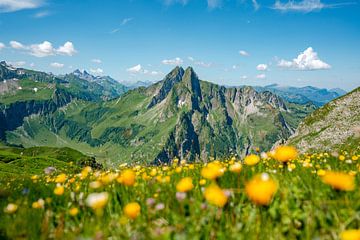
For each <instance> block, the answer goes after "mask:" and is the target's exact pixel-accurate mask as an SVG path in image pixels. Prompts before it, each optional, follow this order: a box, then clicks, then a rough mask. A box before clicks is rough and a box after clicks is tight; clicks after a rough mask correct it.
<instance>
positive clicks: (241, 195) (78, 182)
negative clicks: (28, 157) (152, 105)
mask: <svg viewBox="0 0 360 240" xmlns="http://www.w3.org/2000/svg"><path fill="white" fill-rule="evenodd" d="M359 153H360V152H359V151H358V149H353V150H348V151H339V152H337V153H327V152H324V153H309V154H303V155H298V153H297V151H296V149H294V148H292V147H286V146H281V147H278V148H277V149H276V150H275V151H273V152H269V153H261V154H260V153H259V154H252V155H249V156H246V157H245V158H244V159H238V158H236V157H231V158H229V159H219V160H214V159H209V162H208V163H187V162H185V161H180V160H178V159H174V160H173V161H172V162H171V163H169V164H167V165H162V166H141V165H127V164H123V165H121V166H119V167H118V169H111V170H107V169H94V168H93V169H92V168H91V167H84V168H82V169H81V170H79V171H74V172H73V170H69V171H68V172H66V171H59V170H57V169H55V168H47V169H45V171H44V173H42V174H37V175H29V176H25V177H3V178H2V179H1V185H0V186H1V191H0V199H1V202H0V207H1V213H0V238H1V239H7V238H8V239H344V240H348V239H349V240H350V239H351V240H352V239H360V230H359V229H360V191H359V186H360V179H359V171H360V154H359ZM70 164H71V163H69V165H70ZM69 169H73V168H69Z"/></svg>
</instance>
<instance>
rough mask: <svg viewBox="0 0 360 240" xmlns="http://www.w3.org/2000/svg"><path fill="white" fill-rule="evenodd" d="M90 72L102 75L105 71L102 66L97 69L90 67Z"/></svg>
mask: <svg viewBox="0 0 360 240" xmlns="http://www.w3.org/2000/svg"><path fill="white" fill-rule="evenodd" d="M90 72H91V73H93V74H96V75H101V74H103V73H104V70H103V69H101V68H95V69H93V68H90Z"/></svg>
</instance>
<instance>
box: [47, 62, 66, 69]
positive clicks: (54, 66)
mask: <svg viewBox="0 0 360 240" xmlns="http://www.w3.org/2000/svg"><path fill="white" fill-rule="evenodd" d="M50 66H51V67H53V68H63V67H64V64H63V63H58V62H53V63H50Z"/></svg>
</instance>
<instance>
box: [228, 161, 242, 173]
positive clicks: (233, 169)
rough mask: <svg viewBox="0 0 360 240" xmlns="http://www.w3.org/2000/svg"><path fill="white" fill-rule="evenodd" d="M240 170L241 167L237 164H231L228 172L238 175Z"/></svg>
mask: <svg viewBox="0 0 360 240" xmlns="http://www.w3.org/2000/svg"><path fill="white" fill-rule="evenodd" d="M241 169H242V165H241V163H239V162H236V163H233V164H232V165H230V167H229V170H230V172H233V173H240V172H241Z"/></svg>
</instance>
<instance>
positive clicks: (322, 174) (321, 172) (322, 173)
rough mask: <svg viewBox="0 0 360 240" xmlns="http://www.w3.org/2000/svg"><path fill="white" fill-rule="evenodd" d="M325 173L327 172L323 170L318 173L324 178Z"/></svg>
mask: <svg viewBox="0 0 360 240" xmlns="http://www.w3.org/2000/svg"><path fill="white" fill-rule="evenodd" d="M325 173H326V171H325V170H323V169H319V170H318V171H317V175H318V176H320V177H322V176H324V175H325Z"/></svg>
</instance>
